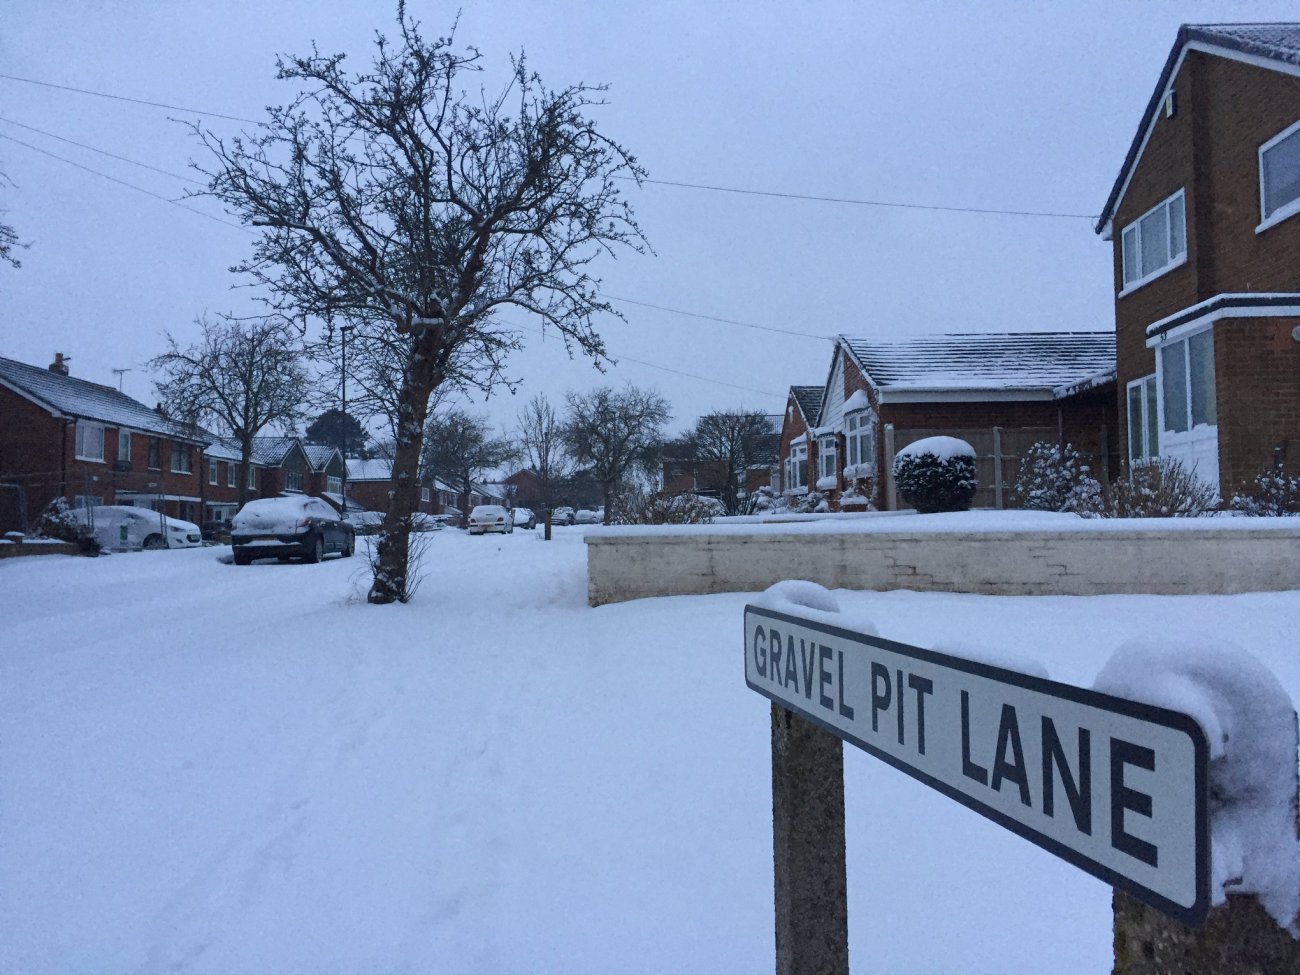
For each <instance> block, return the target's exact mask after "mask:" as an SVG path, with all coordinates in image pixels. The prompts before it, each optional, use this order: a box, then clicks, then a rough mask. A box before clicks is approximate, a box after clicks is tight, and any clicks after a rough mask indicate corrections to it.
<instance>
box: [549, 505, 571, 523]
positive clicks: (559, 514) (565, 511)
mask: <svg viewBox="0 0 1300 975" xmlns="http://www.w3.org/2000/svg"><path fill="white" fill-rule="evenodd" d="M573 518H574V515H573V509H572V508H569V507H564V508H556V509H555V510H554V511H552V512H551V524H552V525H572V524H573Z"/></svg>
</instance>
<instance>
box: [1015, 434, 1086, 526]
mask: <svg viewBox="0 0 1300 975" xmlns="http://www.w3.org/2000/svg"><path fill="white" fill-rule="evenodd" d="M1012 497H1013V498H1014V499H1015V503H1016V505H1017V506H1018V507H1021V508H1029V509H1030V510H1032V511H1077V512H1094V511H1096V510H1097V509H1098V508H1099V507H1100V506H1101V484H1100V483H1099V482H1098V481H1097V479H1096V478H1094V477H1093V476H1092V474H1091V472H1090V469H1089V467H1088V464H1087V462H1086V461H1085V459H1084V456H1083V454H1081V453H1079V451H1077V450H1076V449H1075V448H1074V447H1072V446H1071V445H1070V444H1066V445H1065V446H1064V447H1061V446H1058V445H1057V444H1054V443H1047V442H1046V441H1043V440H1040V441H1039V442H1038V443H1036V444H1034V445H1033V446H1032V447H1030V448H1029V450H1028V451H1026V452H1025V456H1024V457H1023V458H1021V461H1020V475H1019V476H1018V477H1017V478H1016V486H1015V488H1014V489H1013V492H1012Z"/></svg>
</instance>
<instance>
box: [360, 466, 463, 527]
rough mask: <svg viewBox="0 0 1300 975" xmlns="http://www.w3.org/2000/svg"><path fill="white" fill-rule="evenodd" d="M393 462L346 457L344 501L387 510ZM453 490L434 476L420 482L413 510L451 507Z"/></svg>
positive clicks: (437, 510)
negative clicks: (346, 483)
mask: <svg viewBox="0 0 1300 975" xmlns="http://www.w3.org/2000/svg"><path fill="white" fill-rule="evenodd" d="M393 487H394V484H393V462H392V461H391V460H389V459H387V458H386V457H371V458H367V459H364V460H363V459H361V458H359V457H349V458H348V485H347V490H348V501H350V502H352V503H354V504H357V505H360V506H361V507H362V508H367V509H369V510H371V511H387V510H388V505H389V502H390V501H391V500H392V496H393ZM454 497H455V491H453V490H452V488H450V487H449V486H447V485H446V484H443V483H442V482H441V481H438V480H436V479H434V478H426V479H425V480H423V481H421V483H420V500H419V502H418V503H417V506H416V510H417V511H422V512H424V513H425V514H430V515H437V514H444V513H446V511H447V508H448V507H453V508H454V507H455V502H454V500H451V499H453V498H454Z"/></svg>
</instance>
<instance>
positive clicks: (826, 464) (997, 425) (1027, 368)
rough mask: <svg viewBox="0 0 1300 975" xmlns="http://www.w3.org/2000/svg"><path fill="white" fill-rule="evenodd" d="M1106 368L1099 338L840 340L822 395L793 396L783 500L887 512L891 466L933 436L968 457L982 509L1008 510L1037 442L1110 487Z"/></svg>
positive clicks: (1111, 437)
mask: <svg viewBox="0 0 1300 975" xmlns="http://www.w3.org/2000/svg"><path fill="white" fill-rule="evenodd" d="M1114 361H1115V341H1114V336H1112V335H1111V334H1110V333H1109V332H1018V333H981V334H952V335H927V336H920V337H916V338H911V339H898V340H893V341H880V340H875V339H859V338H850V337H848V336H839V337H838V338H837V339H836V343H835V349H834V352H833V353H832V357H831V367H830V375H829V377H828V379H827V381H826V385H825V386H824V387H793V388H792V389H791V392H790V399H789V402H788V405H787V411H786V413H787V419H786V424H785V430H784V432H783V435H782V469H783V471H784V473H785V478H784V481H783V486H784V490H785V493H786V494H787V495H801V494H806V493H807V492H809V491H812V490H816V491H817V492H819V493H820V494H822V495H824V496H825V497H826V499H827V501H828V503H829V505H830V507H832V508H836V507H852V506H854V505H865V504H867V503H872V504H874V505H875V506H876V507H878V508H890V509H893V508H897V507H898V498H897V493H896V490H895V486H894V483H893V478H892V467H893V460H894V456H895V455H896V453H897V452H898V451H899V450H901V449H902V448H903V447H905V446H907V445H908V444H910V443H913V442H915V441H917V440H920V439H922V438H925V437H932V436H939V435H947V436H955V437H960V438H961V439H963V440H966V441H968V442H969V443H970V444H971V445H972V446H973V447H974V448H975V451H976V455H977V461H976V468H977V477H978V480H979V484H980V489H979V493H978V494H977V495H976V498H975V504H976V505H977V506H980V507H998V508H1000V507H1005V506H1006V505H1007V504H1008V503H1009V502H1010V500H1011V495H1010V490H1011V488H1012V487H1013V486H1014V484H1015V479H1016V475H1017V473H1018V470H1019V461H1020V458H1021V457H1022V456H1023V454H1024V453H1025V451H1027V450H1028V449H1029V447H1030V446H1032V445H1033V443H1034V442H1036V441H1039V440H1048V441H1053V442H1069V443H1072V444H1073V445H1074V446H1076V447H1077V448H1079V449H1080V450H1081V451H1083V452H1084V453H1085V454H1089V455H1091V456H1092V458H1093V461H1094V469H1095V470H1097V471H1098V474H1099V476H1103V477H1109V476H1110V472H1111V469H1112V467H1113V466H1114V463H1115V461H1114V458H1113V457H1112V453H1113V451H1114V449H1115V443H1116V432H1115V422H1116V421H1115V406H1114V376H1115V369H1114ZM814 390H816V392H817V393H818V394H819V398H818V400H817V403H816V406H813V405H812V404H811V402H810V401H811V400H812V399H813V391H814Z"/></svg>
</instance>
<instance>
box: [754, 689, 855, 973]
mask: <svg viewBox="0 0 1300 975" xmlns="http://www.w3.org/2000/svg"><path fill="white" fill-rule="evenodd" d="M772 873H773V887H774V890H775V894H776V897H775V900H776V973H777V975H848V971H849V921H848V916H849V910H848V880H847V870H846V866H845V857H844V745H843V743H842V742H841V741H840V740H839V739H838V738H836V737H835V736H834V735H832V734H830V733H829V732H826V731H823V730H822V729H821V728H818V727H817V726H816V725H814V724H812V723H811V722H808V721H805V720H804V719H803V718H801V717H799V716H798V715H796V714H794V713H792V712H790V711H788V710H786V709H785V708H783V707H781V706H780V705H779V704H775V703H773V705H772Z"/></svg>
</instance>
